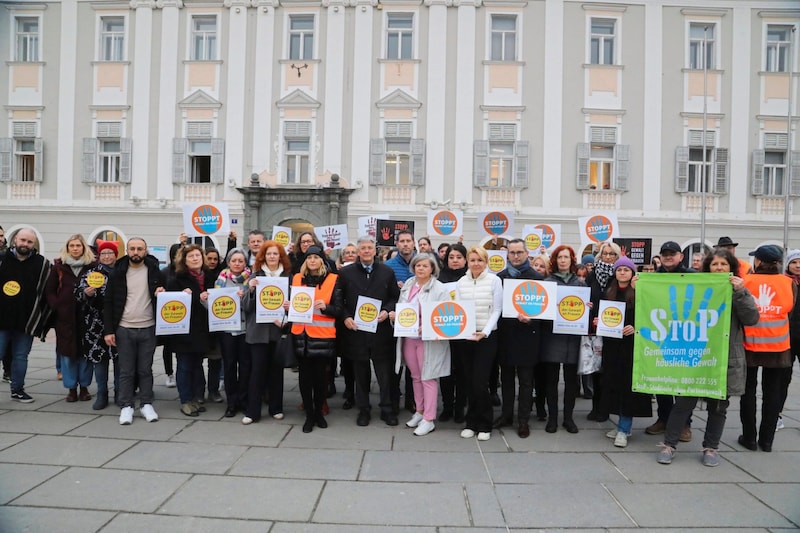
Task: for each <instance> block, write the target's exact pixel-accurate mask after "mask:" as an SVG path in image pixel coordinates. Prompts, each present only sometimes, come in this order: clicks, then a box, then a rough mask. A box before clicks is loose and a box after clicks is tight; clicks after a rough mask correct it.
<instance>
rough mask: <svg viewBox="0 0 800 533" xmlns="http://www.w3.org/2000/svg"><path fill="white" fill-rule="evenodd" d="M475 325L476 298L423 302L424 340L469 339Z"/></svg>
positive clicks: (473, 332)
mask: <svg viewBox="0 0 800 533" xmlns="http://www.w3.org/2000/svg"><path fill="white" fill-rule="evenodd" d="M475 327H476V326H475V301H474V300H460V301H458V302H422V340H425V341H432V340H436V339H439V340H454V339H469V338H471V337H472V336H473V335H474V334H475Z"/></svg>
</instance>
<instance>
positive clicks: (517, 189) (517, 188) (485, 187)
mask: <svg viewBox="0 0 800 533" xmlns="http://www.w3.org/2000/svg"><path fill="white" fill-rule="evenodd" d="M477 188H478V189H480V190H481V191H514V192H516V191H521V190H523V189H527V187H517V186H508V187H492V186H491V185H484V186H479V187H477Z"/></svg>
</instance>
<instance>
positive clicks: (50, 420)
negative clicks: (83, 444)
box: [0, 404, 97, 435]
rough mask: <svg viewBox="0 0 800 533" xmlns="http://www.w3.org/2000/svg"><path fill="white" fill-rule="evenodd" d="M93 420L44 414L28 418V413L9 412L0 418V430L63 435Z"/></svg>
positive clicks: (69, 415)
mask: <svg viewBox="0 0 800 533" xmlns="http://www.w3.org/2000/svg"><path fill="white" fill-rule="evenodd" d="M28 405H31V404H28ZM95 418H97V416H96V415H79V414H65V413H44V412H37V414H36V416H30V413H28V412H23V411H11V412H10V413H6V414H4V415H2V416H0V428H3V430H4V431H10V432H13V433H38V434H44V435H64V434H65V433H67V432H69V431H71V430H73V429H75V428H77V427H80V426H82V425H84V424H86V423H88V422H91V421H92V420H94V419H95Z"/></svg>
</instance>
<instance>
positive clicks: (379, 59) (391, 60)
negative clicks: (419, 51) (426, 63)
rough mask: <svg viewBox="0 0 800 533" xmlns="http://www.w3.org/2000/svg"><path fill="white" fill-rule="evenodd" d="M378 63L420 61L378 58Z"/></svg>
mask: <svg viewBox="0 0 800 533" xmlns="http://www.w3.org/2000/svg"><path fill="white" fill-rule="evenodd" d="M378 63H422V60H421V59H387V58H380V57H379V58H378Z"/></svg>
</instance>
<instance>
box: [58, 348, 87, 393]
mask: <svg viewBox="0 0 800 533" xmlns="http://www.w3.org/2000/svg"><path fill="white" fill-rule="evenodd" d="M60 357H61V374H62V378H61V380H62V381H61V383H63V384H64V388H66V389H76V388H78V385H80V386H81V387H83V388H87V389H88V388H89V385H91V384H92V364H91V363H90V362H89V361H87V360H86V358H85V357H77V358H75V359H73V358H71V357H67V356H66V355H61V356H60Z"/></svg>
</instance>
